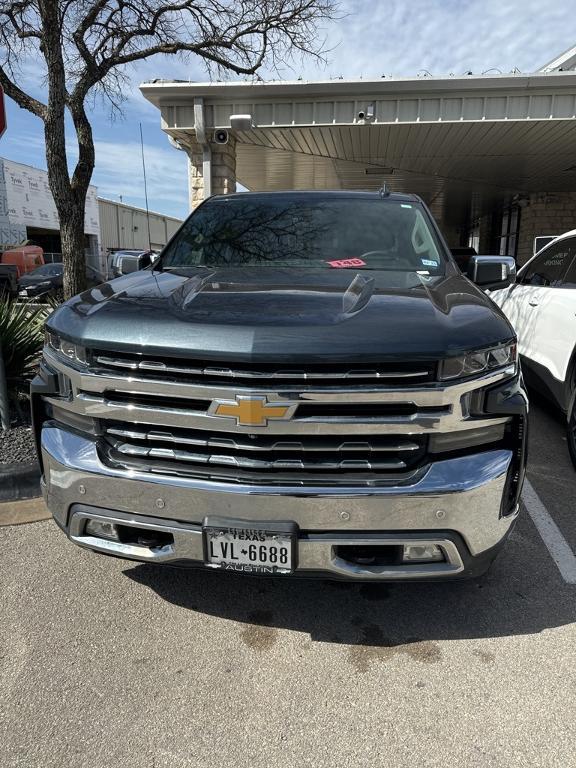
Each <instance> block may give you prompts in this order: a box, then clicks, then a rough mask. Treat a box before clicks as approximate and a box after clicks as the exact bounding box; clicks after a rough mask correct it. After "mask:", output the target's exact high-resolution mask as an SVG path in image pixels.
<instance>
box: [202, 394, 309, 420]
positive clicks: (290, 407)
mask: <svg viewBox="0 0 576 768" xmlns="http://www.w3.org/2000/svg"><path fill="white" fill-rule="evenodd" d="M295 410H296V405H295V404H294V403H275V402H273V403H269V402H268V400H267V398H266V397H250V396H249V395H246V396H245V395H237V396H236V400H214V401H213V403H212V405H211V406H210V409H209V411H208V413H209V414H211V415H212V416H224V417H226V418H230V419H236V424H238V425H239V426H242V427H265V426H267V424H268V422H269V421H270V420H271V419H290V418H292V414H293V413H294V411H295Z"/></svg>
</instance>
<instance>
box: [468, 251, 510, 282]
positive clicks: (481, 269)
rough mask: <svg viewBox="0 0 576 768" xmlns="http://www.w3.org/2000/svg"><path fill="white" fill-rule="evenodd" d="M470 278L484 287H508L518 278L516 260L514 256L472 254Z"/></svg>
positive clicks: (469, 267)
mask: <svg viewBox="0 0 576 768" xmlns="http://www.w3.org/2000/svg"><path fill="white" fill-rule="evenodd" d="M468 279H469V280H472V282H473V283H476V285H479V286H481V287H482V288H493V289H498V288H506V286H507V285H511V284H512V283H513V282H515V280H516V262H515V261H514V259H513V258H512V256H472V257H471V259H470V262H469V264H468Z"/></svg>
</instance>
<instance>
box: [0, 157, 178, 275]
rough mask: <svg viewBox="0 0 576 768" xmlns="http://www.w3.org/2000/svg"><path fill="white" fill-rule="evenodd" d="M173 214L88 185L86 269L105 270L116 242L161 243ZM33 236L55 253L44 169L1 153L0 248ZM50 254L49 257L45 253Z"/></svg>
mask: <svg viewBox="0 0 576 768" xmlns="http://www.w3.org/2000/svg"><path fill="white" fill-rule="evenodd" d="M181 223H182V222H181V220H180V219H177V218H175V217H173V216H165V215H164V214H161V213H156V212H152V211H151V212H150V213H149V215H147V213H146V211H145V210H144V209H142V208H136V207H134V206H130V205H126V204H125V203H121V202H116V201H115V200H106V199H103V198H99V197H98V196H97V189H96V187H95V186H90V188H89V190H88V195H87V198H86V212H85V218H84V234H85V253H86V263H87V265H88V268H89V270H91V271H92V272H93V273H95V274H96V275H97V276H101V277H103V276H105V274H106V264H107V255H108V253H109V252H110V251H111V250H116V249H120V248H138V249H143V250H144V249H147V248H148V247H149V246H151V247H152V249H153V250H158V249H160V248H162V247H163V246H164V245H166V243H167V242H168V240H169V239H170V237H172V235H173V234H174V232H175V231H176V230H177V229H178V227H179V226H180V224H181ZM27 239H30V240H34V242H36V243H38V245H41V246H42V248H43V249H44V251H45V252H46V253H47V254H55V258H56V259H58V258H59V255H60V251H61V246H60V223H59V220H58V213H57V211H56V205H55V203H54V199H53V198H52V193H51V192H50V187H49V184H48V174H47V172H46V171H43V170H41V169H39V168H33V167H32V166H29V165H23V164H22V163H15V162H12V161H11V160H5V159H3V158H0V250H1V249H2V248H3V247H6V246H8V245H14V244H16V243H20V242H22V241H23V240H27ZM48 258H50V257H48Z"/></svg>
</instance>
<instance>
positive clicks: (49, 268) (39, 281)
mask: <svg viewBox="0 0 576 768" xmlns="http://www.w3.org/2000/svg"><path fill="white" fill-rule="evenodd" d="M63 285H64V266H63V265H62V264H60V263H55V264H44V265H43V266H41V267H38V269H35V270H34V271H33V272H29V273H28V274H27V275H24V276H23V277H21V278H20V280H19V281H18V296H20V298H32V297H35V298H36V297H39V296H56V295H58V293H59V292H60V291H61V290H62V288H63Z"/></svg>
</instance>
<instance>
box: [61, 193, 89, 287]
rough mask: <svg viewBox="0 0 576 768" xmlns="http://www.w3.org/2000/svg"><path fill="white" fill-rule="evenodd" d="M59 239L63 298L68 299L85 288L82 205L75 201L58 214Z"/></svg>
mask: <svg viewBox="0 0 576 768" xmlns="http://www.w3.org/2000/svg"><path fill="white" fill-rule="evenodd" d="M59 216H60V238H61V241H62V261H63V263H64V298H65V299H69V298H70V297H71V296H75V295H76V294H77V293H81V292H82V291H83V290H85V288H86V257H85V254H84V203H82V202H80V201H78V200H76V201H75V202H74V203H73V204H72V205H71V207H70V208H68V209H67V210H66V211H65V212H64V213H63V214H62V213H60V214H59Z"/></svg>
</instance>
